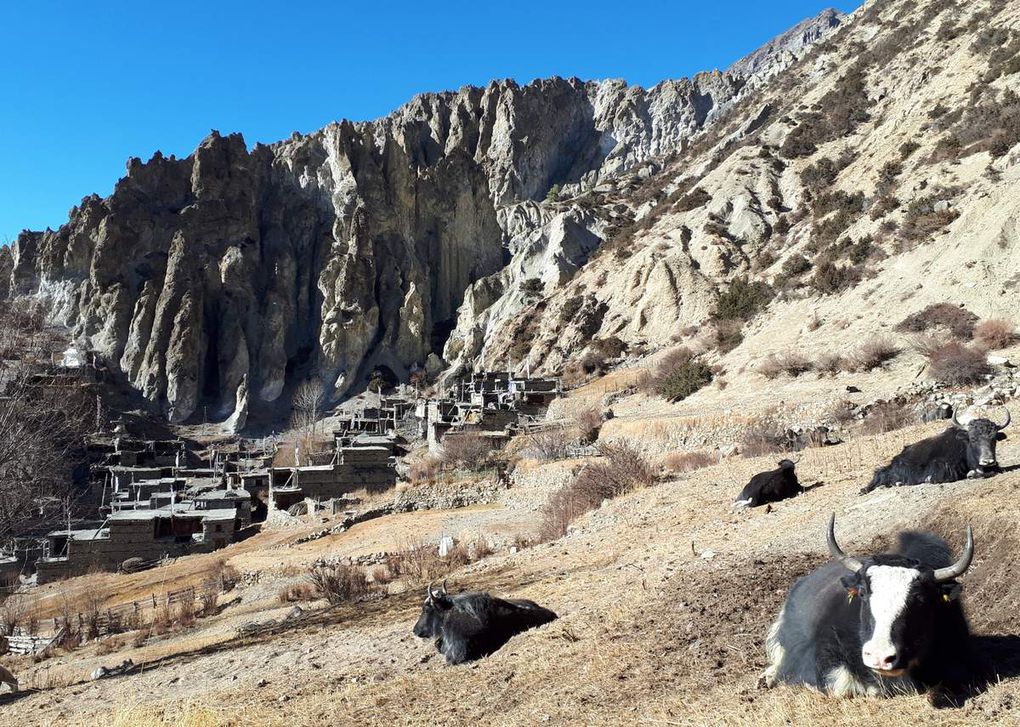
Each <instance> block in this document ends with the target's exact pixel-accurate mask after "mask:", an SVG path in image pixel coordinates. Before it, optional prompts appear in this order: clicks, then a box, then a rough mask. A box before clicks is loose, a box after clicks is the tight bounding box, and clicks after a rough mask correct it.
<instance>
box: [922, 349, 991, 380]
mask: <svg viewBox="0 0 1020 727" xmlns="http://www.w3.org/2000/svg"><path fill="white" fill-rule="evenodd" d="M928 371H929V373H930V374H931V377H932V378H933V379H935V380H937V381H942V382H945V383H947V384H951V385H953V386H963V385H965V384H976V383H979V382H981V381H982V380H984V377H985V376H987V375H988V374H991V373H992V367H991V366H989V365H988V361H987V356H986V354H985V352H984V351H982V350H981V349H977V348H971V347H969V346H965V345H963V344H962V343H960V342H959V341H950V342H949V343H947V344H946V345H944V346H942V347H941V348H937V349H935V350H934V351H932V352H931V354H930V355H929V356H928Z"/></svg>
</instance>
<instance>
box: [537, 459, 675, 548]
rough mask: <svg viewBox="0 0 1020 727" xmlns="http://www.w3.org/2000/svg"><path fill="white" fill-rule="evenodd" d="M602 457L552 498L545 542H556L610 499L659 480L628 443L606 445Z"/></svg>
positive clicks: (547, 509) (543, 532) (545, 521)
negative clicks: (585, 514)
mask: <svg viewBox="0 0 1020 727" xmlns="http://www.w3.org/2000/svg"><path fill="white" fill-rule="evenodd" d="M600 452H601V454H602V457H601V458H600V459H599V461H597V462H593V463H591V464H588V465H586V466H585V467H584V468H582V469H581V471H580V472H578V473H577V474H576V475H575V476H574V478H573V480H571V481H570V482H569V483H568V484H567V485H565V486H563V487H562V488H560V489H559V490H557V491H556V492H555V493H553V495H552V497H550V498H549V502H547V503H546V506H545V509H544V511H543V521H542V527H541V529H540V533H539V537H540V539H541V540H553V539H555V538H558V537H561V536H563V535H564V534H566V532H567V528H568V527H569V525H570V523H571V522H572V521H573V520H574V519H575V518H577V517H579V516H580V515H583V514H584V513H586V512H589V511H590V510H594V509H595V508H596V507H598V506H599V505H600V504H601V503H602V501H603V500H610V499H612V498H614V497H618V496H620V495H622V494H624V493H627V492H630V491H632V490H635V489H637V488H638V487H641V486H643V485H648V484H651V483H652V482H654V481H655V475H656V473H655V469H654V468H653V467H652V465H651V464H650V463H649V462H648V461H647V460H646V459H645V458H644V456H643V455H641V453H640V452H638V451H637V450H636V449H634V448H633V447H631V446H630V445H627V444H603V445H602V446H601V447H600Z"/></svg>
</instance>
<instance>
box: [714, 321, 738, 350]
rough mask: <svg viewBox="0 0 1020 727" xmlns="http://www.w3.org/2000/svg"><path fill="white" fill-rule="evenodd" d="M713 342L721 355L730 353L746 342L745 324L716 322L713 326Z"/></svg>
mask: <svg viewBox="0 0 1020 727" xmlns="http://www.w3.org/2000/svg"><path fill="white" fill-rule="evenodd" d="M711 340H712V343H714V344H715V347H716V348H717V349H718V350H719V353H729V352H730V351H732V350H733V349H735V348H736V347H737V346H739V345H740V344H741V343H743V342H744V322H743V321H741V320H728V321H716V322H715V323H714V324H713V326H712V337H711Z"/></svg>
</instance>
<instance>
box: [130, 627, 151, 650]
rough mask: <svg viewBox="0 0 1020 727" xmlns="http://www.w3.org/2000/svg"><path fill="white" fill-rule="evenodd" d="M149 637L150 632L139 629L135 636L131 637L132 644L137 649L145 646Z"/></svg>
mask: <svg viewBox="0 0 1020 727" xmlns="http://www.w3.org/2000/svg"><path fill="white" fill-rule="evenodd" d="M148 638H149V636H148V634H146V633H145V632H144V631H139V632H138V633H137V634H135V636H134V638H133V639H131V646H133V647H134V648H136V649H140V648H142V647H143V646H145V641H146V640H147V639H148Z"/></svg>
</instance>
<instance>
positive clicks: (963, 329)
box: [896, 303, 978, 340]
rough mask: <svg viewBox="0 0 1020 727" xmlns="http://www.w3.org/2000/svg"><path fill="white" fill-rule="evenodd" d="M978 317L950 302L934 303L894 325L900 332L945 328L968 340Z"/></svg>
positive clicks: (972, 333) (923, 331) (918, 331)
mask: <svg viewBox="0 0 1020 727" xmlns="http://www.w3.org/2000/svg"><path fill="white" fill-rule="evenodd" d="M977 320H978V317H977V316H976V315H974V314H973V313H971V312H970V311H969V310H967V309H966V308H963V307H960V306H956V305H952V304H950V303H935V304H934V305H930V306H928V307H927V308H925V309H923V310H919V311H917V312H916V313H911V314H910V315H909V316H907V317H906V318H904V319H903V320H902V321H900V322H899V323H898V324H897V325H896V330H897V331H900V332H901V333H927V332H928V331H931V330H934V329H938V328H945V329H948V330H949V332H950V333H952V334H953V335H954V336H956V337H957V338H961V339H964V340H969V339H970V338H971V336H973V335H974V324H975V323H977Z"/></svg>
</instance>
